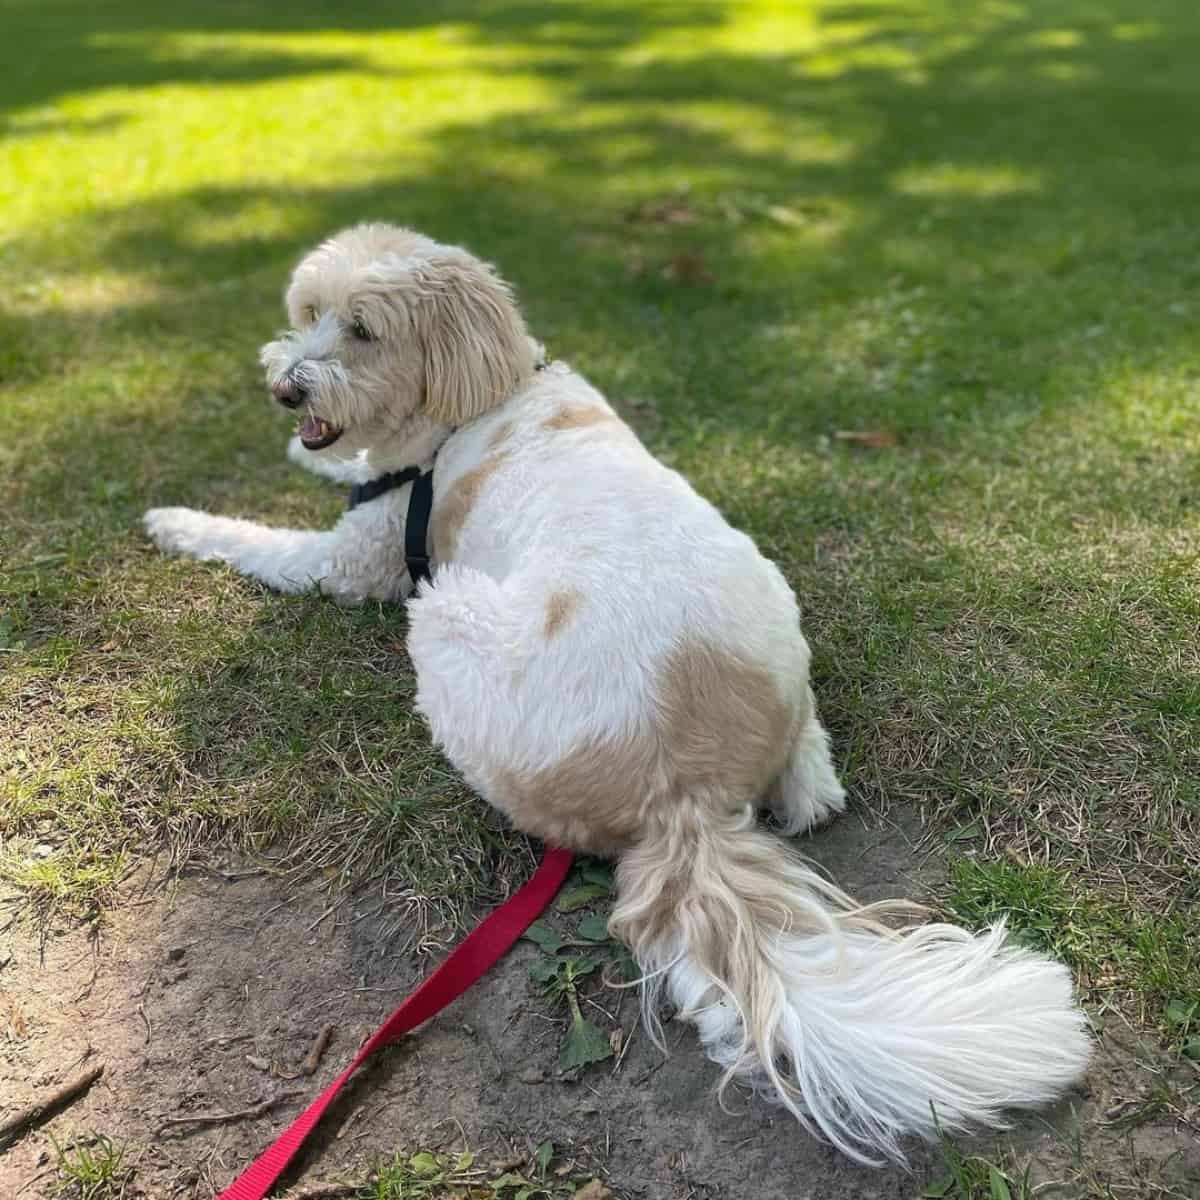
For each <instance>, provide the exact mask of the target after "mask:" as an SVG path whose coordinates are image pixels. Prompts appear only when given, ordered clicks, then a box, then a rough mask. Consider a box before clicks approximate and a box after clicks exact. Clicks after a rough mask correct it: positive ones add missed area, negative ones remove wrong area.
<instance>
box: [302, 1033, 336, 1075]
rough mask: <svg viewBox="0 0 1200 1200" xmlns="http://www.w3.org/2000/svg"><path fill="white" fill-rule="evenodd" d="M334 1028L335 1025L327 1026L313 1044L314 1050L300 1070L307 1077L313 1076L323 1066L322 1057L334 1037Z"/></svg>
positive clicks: (307, 1056)
mask: <svg viewBox="0 0 1200 1200" xmlns="http://www.w3.org/2000/svg"><path fill="white" fill-rule="evenodd" d="M334 1028H335V1027H334V1026H333V1025H325V1026H323V1027H322V1029H321V1032H320V1033H318V1034H317V1040H316V1041H315V1042H313V1045H312V1049H311V1050H310V1051H309V1052H308V1054H307V1055H306V1056H305V1059H304V1061H303V1062H302V1063H301V1064H300V1070H301V1071H302V1072H303V1073H304V1074H305V1075H311V1074H312V1073H313V1072H314V1071H315V1070H316V1069H317V1067H319V1066H320V1065H321V1055H322V1054H324V1053H325V1047H326V1046H328V1045H329V1040H330V1038H332V1037H333V1031H334Z"/></svg>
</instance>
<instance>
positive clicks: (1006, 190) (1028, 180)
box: [894, 163, 1043, 200]
mask: <svg viewBox="0 0 1200 1200" xmlns="http://www.w3.org/2000/svg"><path fill="white" fill-rule="evenodd" d="M894 186H895V188H896V190H897V191H898V192H903V193H904V194H905V195H907V196H977V197H979V198H980V199H981V200H982V199H989V198H990V197H993V196H1014V195H1021V194H1029V193H1031V192H1040V191H1042V190H1043V183H1042V179H1041V177H1040V176H1039V175H1036V174H1034V173H1033V172H1030V171H1026V170H1022V169H1021V168H1020V167H1014V166H1007V165H997V166H994V167H987V166H982V165H977V166H959V165H958V164H956V163H936V164H932V165H930V166H927V167H910V168H907V169H905V170H903V171H900V172H899V173H898V174H897V175H896V178H895V183H894Z"/></svg>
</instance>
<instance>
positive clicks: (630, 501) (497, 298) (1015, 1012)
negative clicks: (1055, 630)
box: [146, 225, 1090, 1162]
mask: <svg viewBox="0 0 1200 1200" xmlns="http://www.w3.org/2000/svg"><path fill="white" fill-rule="evenodd" d="M287 309H288V315H289V317H290V319H291V323H292V325H293V327H294V328H293V330H292V331H291V332H289V333H286V334H284V335H283V336H281V337H280V338H279V340H277V341H274V342H271V343H270V344H269V345H267V346H266V347H265V348H264V350H263V352H262V360H263V363H264V365H265V367H266V369H267V377H268V381H269V383H270V386H271V389H272V391H273V392H274V394H275V397H276V398H277V399H278V400H279V401H280V402H281V403H283V404H284V405H286V406H288V407H291V408H297V409H299V410H300V411H301V412H302V413H303V419H302V421H301V423H300V426H299V431H298V432H299V436H298V438H297V439H295V440H294V441H293V443H292V445H291V447H290V450H289V453H290V455H291V457H292V458H294V459H296V460H297V461H299V462H301V463H302V464H303V465H305V466H308V467H310V468H311V469H313V470H315V471H317V472H318V473H320V474H323V475H326V476H328V477H330V478H332V479H335V480H339V481H342V482H348V483H354V484H363V483H368V482H370V481H372V480H378V479H380V478H381V477H388V476H389V473H391V472H397V471H400V470H402V469H404V468H407V467H410V466H417V467H421V468H426V469H427V468H430V467H433V466H434V465H435V464H436V469H435V471H434V475H433V500H432V505H433V515H432V523H431V534H432V536H431V553H432V559H433V562H434V564H435V572H434V576H433V579H432V581H431V582H426V583H423V584H422V585H421V587H420V589H419V591H418V592H417V594H416V596H415V597H414V598H413V599H412V600H411V601H410V603H409V620H410V632H409V637H408V647H409V651H410V653H411V656H412V660H413V663H414V665H415V667H416V670H417V676H418V696H417V703H418V706H419V708H420V710H421V712H422V713H423V714H424V715H425V717H426V718H427V719H428V721H429V724H430V726H431V728H432V730H433V733H434V736H435V737H436V739H437V740H438V742H439V743H440V744H441V745H442V747H444V749H445V752H446V754H447V755H448V757H449V758H450V760H451V761H452V762H453V763H454V765H455V766H456V767H457V768H458V769H459V770H460V771H461V772H462V773H463V775H464V776H465V777H466V778H467V780H468V781H469V782H470V783H471V784H472V785H473V786H474V787H475V788H477V789H478V790H479V791H480V792H481V793H482V794H483V795H484V796H485V797H486V798H487V799H488V800H489V801H490V802H491V803H492V804H494V805H495V806H496V807H497V808H498V809H500V810H501V811H502V812H504V813H505V814H507V815H508V817H509V818H510V819H511V820H512V821H513V823H514V824H515V825H517V826H518V827H519V828H520V829H522V830H525V831H526V832H528V833H530V834H533V835H535V836H537V837H539V838H543V839H545V840H547V841H549V842H553V843H557V844H559V845H564V846H569V847H572V848H574V849H578V850H586V851H590V852H593V853H597V854H605V855H608V854H611V855H616V856H618V857H619V866H618V872H617V873H618V883H619V899H618V901H617V904H616V909H615V911H614V913H613V917H612V929H613V931H614V933H615V934H616V935H618V936H620V937H621V938H623V939H624V940H625V941H626V942H627V943H628V944H629V946H630V947H631V948H632V950H633V952H634V954H635V955H636V957H637V960H638V962H639V963H640V964H641V966H642V968H643V970H644V972H645V984H644V988H645V999H646V1011H647V1014H648V1016H649V1017H650V1018H651V1020H650V1027H651V1028H652V1029H655V1030H657V1021H656V1019H655V1018H656V1011H657V1003H656V1001H657V999H658V996H659V993H660V992H662V991H665V992H666V993H667V994H668V995H669V997H670V999H671V1000H672V1001H673V1002H674V1004H675V1005H676V1007H677V1009H678V1011H679V1014H680V1015H681V1016H683V1017H685V1018H687V1019H689V1020H691V1021H692V1022H694V1023H695V1025H696V1026H697V1028H698V1030H699V1033H700V1037H701V1038H702V1039H703V1042H704V1044H705V1046H706V1047H707V1050H708V1053H709V1055H710V1056H711V1057H712V1058H713V1059H714V1060H715V1061H716V1062H717V1063H719V1064H720V1065H721V1066H722V1067H724V1068H725V1069H726V1074H725V1080H726V1082H728V1081H729V1080H731V1079H737V1080H742V1081H745V1082H748V1083H751V1084H753V1085H756V1086H758V1087H761V1088H762V1089H763V1090H764V1091H766V1092H767V1093H769V1094H770V1095H772V1096H773V1097H774V1098H776V1099H777V1100H778V1101H780V1102H782V1104H784V1105H785V1106H786V1107H787V1108H788V1109H789V1110H790V1111H791V1112H792V1113H793V1114H795V1116H796V1117H797V1118H798V1119H799V1121H800V1122H801V1123H802V1124H803V1125H804V1126H805V1127H806V1128H808V1129H810V1130H813V1131H816V1130H819V1131H820V1132H822V1133H823V1134H824V1135H825V1136H826V1137H827V1138H828V1139H829V1140H830V1141H831V1142H832V1143H833V1144H834V1145H836V1146H837V1147H838V1148H839V1149H841V1150H842V1151H843V1152H844V1153H846V1154H847V1155H849V1156H850V1157H852V1158H854V1159H857V1160H858V1161H860V1162H877V1161H879V1158H880V1156H881V1155H885V1156H888V1157H892V1158H896V1159H901V1158H902V1157H903V1152H902V1147H901V1138H902V1137H903V1136H904V1135H906V1134H919V1135H922V1136H924V1137H927V1138H929V1137H933V1136H935V1135H936V1131H937V1128H938V1126H939V1125H940V1127H941V1128H942V1129H944V1130H949V1131H957V1130H963V1129H966V1128H968V1127H971V1126H977V1125H981V1124H991V1125H997V1124H1000V1123H1002V1120H1003V1113H1002V1110H1004V1109H1005V1108H1007V1107H1009V1106H1016V1105H1020V1106H1028V1105H1038V1104H1042V1103H1044V1102H1046V1101H1049V1100H1051V1099H1052V1098H1054V1097H1056V1096H1057V1095H1059V1094H1060V1093H1061V1092H1062V1091H1063V1090H1064V1089H1065V1088H1067V1087H1068V1086H1069V1085H1070V1084H1071V1083H1073V1082H1074V1081H1075V1080H1077V1079H1078V1078H1079V1077H1080V1075H1081V1074H1082V1073H1083V1071H1084V1068H1085V1067H1086V1064H1087V1060H1088V1056H1089V1052H1090V1039H1089V1037H1088V1035H1087V1032H1086V1025H1085V1021H1084V1018H1083V1016H1082V1014H1081V1012H1080V1011H1079V1009H1078V1008H1077V1007H1076V1006H1075V1004H1074V1002H1073V998H1072V988H1071V981H1070V977H1069V975H1068V973H1067V971H1066V970H1065V969H1064V968H1063V967H1062V966H1060V965H1058V964H1057V963H1054V962H1052V961H1050V960H1048V959H1046V958H1043V957H1040V956H1038V955H1035V954H1032V953H1029V952H1028V951H1025V950H1021V949H1018V948H1015V947H1013V946H1011V945H1008V944H1006V942H1005V938H1004V933H1003V930H1002V928H1000V927H997V928H996V929H993V930H992V931H990V932H988V933H986V934H981V935H978V936H972V935H970V934H968V933H966V932H964V931H963V930H960V929H957V928H955V927H953V926H950V925H940V924H930V925H924V926H922V927H920V928H917V929H915V930H908V931H905V932H896V931H894V930H892V929H890V928H889V927H888V926H886V925H884V924H883V923H882V919H883V918H885V917H886V916H888V915H889V914H890V913H891V912H894V911H896V909H897V906H895V905H885V906H881V905H874V906H871V907H869V908H862V907H857V906H855V905H854V904H853V903H852V902H851V901H850V900H849V899H848V898H847V897H846V896H845V895H844V894H842V893H841V892H839V891H838V890H837V889H836V888H835V887H833V886H832V885H830V884H829V883H827V882H825V881H824V880H823V879H822V878H821V876H820V875H819V874H818V873H817V872H816V871H815V870H814V869H813V867H811V866H810V865H809V864H808V863H807V862H806V861H805V860H804V859H802V858H801V857H800V856H798V855H797V854H796V853H795V852H794V851H793V850H792V849H791V848H790V847H789V846H788V844H787V843H785V842H784V841H782V840H781V839H780V838H778V837H775V836H773V835H771V834H770V833H767V832H764V831H763V830H761V829H759V828H758V826H757V825H756V822H755V808H756V806H758V805H759V804H760V803H766V804H767V805H769V806H770V807H771V808H772V809H773V810H774V812H775V813H776V815H777V816H778V818H779V819H780V821H781V822H782V824H783V826H784V828H785V829H786V830H787V831H788V832H789V833H796V832H800V831H802V830H807V829H810V828H811V827H812V826H814V825H816V824H817V823H818V822H820V821H822V820H824V819H825V818H826V817H828V816H830V815H831V814H832V813H835V812H837V811H839V810H840V809H841V808H842V807H843V805H844V795H843V792H842V788H841V787H840V785H839V784H838V781H837V777H836V775H835V774H834V770H833V767H832V765H831V763H830V757H829V740H828V737H827V735H826V733H825V731H824V729H823V728H822V726H821V723H820V722H819V720H818V719H817V712H816V708H815V706H814V702H813V695H812V692H811V690H810V688H809V684H808V664H809V649H808V645H807V644H806V642H805V640H804V638H803V636H802V635H801V633H800V623H799V614H798V612H797V608H796V602H795V599H794V597H793V595H792V592H791V589H790V588H789V587H788V584H787V582H786V581H785V579H784V578H783V576H782V575H781V574H780V572H779V571H778V570H777V569H776V568H775V566H774V565H773V564H771V563H769V562H767V561H766V560H765V559H764V558H763V557H762V556H761V555H760V554H759V553H758V551H757V550H756V548H755V546H754V544H753V543H752V542H751V541H750V539H749V538H748V537H746V536H745V535H744V534H742V533H739V532H738V531H737V530H734V529H731V528H730V526H729V525H728V524H726V522H725V521H724V519H723V518H722V517H721V515H720V513H718V512H717V510H716V509H715V508H713V506H712V505H711V504H709V503H707V502H706V501H705V500H703V499H702V498H701V497H700V496H698V495H697V494H696V493H695V492H694V491H693V490H692V489H691V487H690V486H689V485H688V484H687V483H686V482H685V481H684V480H683V479H682V478H681V477H680V476H679V475H678V474H676V473H675V472H674V471H671V470H668V469H667V468H666V467H664V466H663V465H662V464H660V463H659V462H657V461H656V460H655V459H654V458H653V457H651V455H650V454H649V453H648V452H647V451H646V449H645V448H644V447H643V446H642V444H641V443H640V442H639V441H638V439H637V437H636V436H635V435H634V434H633V433H632V431H631V430H630V429H629V428H628V426H626V425H625V424H624V423H623V422H622V421H621V420H620V418H619V417H618V416H617V415H616V413H615V412H614V411H613V410H612V408H610V407H609V405H608V404H607V403H606V402H605V400H604V398H603V397H602V396H601V395H600V394H599V393H598V392H597V391H596V390H595V389H594V388H593V387H592V386H591V385H590V384H589V383H588V382H587V381H586V380H585V379H583V378H582V377H581V376H580V375H578V374H577V373H576V372H574V371H572V370H570V369H569V368H568V367H566V366H565V365H562V364H557V363H555V364H551V365H549V366H546V365H544V364H543V363H541V361H540V354H539V349H538V347H537V345H536V343H534V342H532V341H531V340H530V339H529V338H528V337H527V336H526V332H525V327H524V324H523V322H522V319H521V316H520V313H519V312H518V310H517V307H516V305H515V303H514V301H513V298H512V295H511V293H510V291H509V289H508V288H507V287H506V285H505V284H504V283H503V282H501V280H500V279H498V278H497V277H496V275H495V274H494V273H493V272H492V270H491V269H490V268H489V267H488V266H487V265H486V264H484V263H482V262H480V261H479V260H477V259H476V258H474V257H472V256H471V255H470V254H468V253H466V252H465V251H463V250H461V249H457V248H454V247H450V246H443V245H439V244H438V243H436V242H433V241H431V240H429V239H428V238H425V237H422V236H420V235H418V234H415V233H412V232H410V231H407V230H403V229H396V228H392V227H389V226H384V225H364V226H360V227H358V228H355V229H351V230H348V231H346V232H343V233H341V234H339V235H338V236H336V237H334V238H332V239H331V240H330V241H327V242H326V243H324V244H323V245H322V246H320V247H318V248H317V249H316V250H314V251H313V252H312V253H310V254H309V255H308V256H307V257H306V258H304V260H303V261H302V262H301V263H300V265H299V266H298V267H297V269H296V272H295V275H294V277H293V279H292V281H291V285H290V287H289V288H288V291H287ZM412 486H413V485H412V484H411V483H406V484H404V485H403V486H401V487H397V488H393V489H392V490H389V491H385V492H383V493H382V494H381V495H378V496H377V497H376V498H373V499H368V500H366V502H365V503H360V504H359V505H358V506H357V507H355V508H353V509H352V510H351V511H349V512H347V513H346V515H345V516H343V517H342V519H341V520H340V521H339V522H338V524H337V525H336V526H335V527H334V528H333V529H332V530H330V531H328V532H302V531H297V530H290V529H269V528H265V527H263V526H261V525H256V524H253V523H251V522H249V521H242V520H232V519H229V518H226V517H216V516H209V515H207V514H205V513H201V512H196V511H193V510H191V509H186V508H160V509H152V510H151V511H150V512H148V513H147V514H146V528H147V529H148V531H149V533H150V536H151V537H152V538H153V539H154V541H155V542H157V543H158V545H159V546H161V547H162V548H163V549H164V550H169V551H173V552H176V553H180V554H187V555H191V556H193V557H195V558H202V559H221V560H223V561H225V562H228V563H231V564H232V565H233V566H234V567H236V568H237V569H238V570H240V571H243V572H245V573H246V574H248V575H252V576H254V577H255V578H257V579H260V580H262V581H263V582H264V583H266V584H268V585H270V586H271V587H273V588H278V589H280V590H283V591H289V592H292V591H301V590H303V589H307V588H318V589H320V590H321V591H323V592H327V593H329V594H331V595H334V596H337V597H338V598H340V599H343V600H349V601H355V600H365V599H368V598H374V599H393V598H398V597H403V596H405V595H407V594H408V593H409V592H410V591H411V590H412V582H411V581H410V579H409V578H408V575H407V572H406V568H405V553H404V542H405V528H404V526H405V514H406V512H407V506H408V501H409V498H410V496H409V493H410V488H411V487H412Z"/></svg>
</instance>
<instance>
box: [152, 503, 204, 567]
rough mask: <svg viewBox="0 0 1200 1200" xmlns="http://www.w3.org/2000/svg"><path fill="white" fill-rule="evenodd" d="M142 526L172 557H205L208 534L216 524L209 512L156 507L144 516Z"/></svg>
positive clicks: (155, 542) (157, 544) (160, 547)
mask: <svg viewBox="0 0 1200 1200" xmlns="http://www.w3.org/2000/svg"><path fill="white" fill-rule="evenodd" d="M142 524H143V525H144V526H145V527H146V532H147V533H148V534H149V535H150V540H151V541H152V542H153V543H154V544H155V545H156V546H157V547H158V548H159V549H160V550H165V551H166V552H167V553H168V554H186V555H189V556H190V557H192V558H203V557H205V555H206V553H207V550H208V547H207V545H206V542H207V533H208V530H209V527H210V526H211V524H212V517H210V516H209V515H208V513H202V512H197V511H196V510H195V509H194V508H152V509H150V510H149V511H148V512H147V513H146V515H145V516H144V517H142Z"/></svg>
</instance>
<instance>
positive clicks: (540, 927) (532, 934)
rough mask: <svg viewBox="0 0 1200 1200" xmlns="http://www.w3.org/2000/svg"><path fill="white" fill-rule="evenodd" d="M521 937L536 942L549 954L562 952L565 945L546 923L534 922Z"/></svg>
mask: <svg viewBox="0 0 1200 1200" xmlns="http://www.w3.org/2000/svg"><path fill="white" fill-rule="evenodd" d="M521 936H522V937H524V938H528V939H529V941H531V942H535V943H536V944H537V945H539V946H540V947H541V948H542V949H543V950H545V952H546V953H547V954H553V953H554V952H555V951H557V950H561V949H562V948H563V945H564V943H563V940H562V938H560V937H559V936H558V934H557V933H556V932H555V931H554V930H553V929H551V928H550V926H549V925H547V924H546V922H545V921H534V923H533V924H532V925H530V927H529V928H528V929H527V930H525V932H524V933H523V934H522V935H521Z"/></svg>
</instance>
